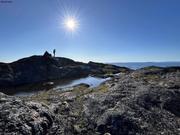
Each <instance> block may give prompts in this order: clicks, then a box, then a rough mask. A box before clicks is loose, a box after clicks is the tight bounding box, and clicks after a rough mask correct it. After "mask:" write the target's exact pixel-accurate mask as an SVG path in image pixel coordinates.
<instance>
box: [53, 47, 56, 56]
mask: <svg viewBox="0 0 180 135" xmlns="http://www.w3.org/2000/svg"><path fill="white" fill-rule="evenodd" d="M53 54H54V57H55V56H56V49H54V50H53Z"/></svg>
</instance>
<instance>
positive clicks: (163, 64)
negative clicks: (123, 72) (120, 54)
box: [110, 62, 180, 69]
mask: <svg viewBox="0 0 180 135" xmlns="http://www.w3.org/2000/svg"><path fill="white" fill-rule="evenodd" d="M110 64H113V65H116V66H121V67H128V68H130V69H139V68H144V67H148V66H158V67H172V66H180V62H116V63H110Z"/></svg>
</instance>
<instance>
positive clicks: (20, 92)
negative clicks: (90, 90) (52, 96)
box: [0, 76, 109, 96]
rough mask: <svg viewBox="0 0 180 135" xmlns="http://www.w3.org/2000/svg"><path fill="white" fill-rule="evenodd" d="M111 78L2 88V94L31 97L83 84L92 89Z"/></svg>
mask: <svg viewBox="0 0 180 135" xmlns="http://www.w3.org/2000/svg"><path fill="white" fill-rule="evenodd" d="M108 79H109V78H98V77H92V76H88V77H83V78H78V79H69V80H59V81H54V82H47V83H38V84H31V85H22V86H16V87H11V88H0V92H3V93H5V94H8V95H16V96H29V95H32V94H34V93H37V92H38V91H42V90H49V89H55V90H63V89H66V88H68V87H72V86H75V85H78V84H81V83H85V84H88V85H90V87H97V86H98V85H100V84H101V83H103V82H104V81H106V80H108Z"/></svg>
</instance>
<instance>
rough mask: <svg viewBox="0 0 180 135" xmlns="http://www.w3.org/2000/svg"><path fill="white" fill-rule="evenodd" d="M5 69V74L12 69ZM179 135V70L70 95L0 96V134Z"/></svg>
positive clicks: (146, 71) (135, 75) (154, 71)
mask: <svg viewBox="0 0 180 135" xmlns="http://www.w3.org/2000/svg"><path fill="white" fill-rule="evenodd" d="M48 58H50V59H51V57H48ZM75 64H76V63H75ZM89 64H90V65H91V66H94V68H97V67H98V66H100V67H101V66H106V65H101V64H100V65H99V64H98V65H96V64H97V63H92V62H91V63H89ZM6 66H7V65H5V66H4V67H5V68H4V71H6V70H7V71H8V72H9V71H11V70H12V69H11V68H12V67H8V68H7V67H6ZM12 72H13V71H12ZM179 133H180V67H169V68H160V67H147V68H143V69H139V70H136V71H133V72H124V73H121V74H119V75H116V76H115V77H113V78H112V79H111V80H108V81H106V82H104V83H103V84H101V85H100V86H99V87H96V88H91V87H89V86H88V85H85V84H81V85H77V86H75V87H74V88H73V89H71V90H66V91H60V90H59V91H58V90H49V91H42V92H39V93H37V94H35V95H32V96H27V97H12V96H7V95H4V94H2V93H0V134H9V135H14V134H18V135H24V134H26V135H31V134H33V135H45V134H47V135H51V134H52V135H54V134H55V135H74V134H78V135H154V134H155V135H179Z"/></svg>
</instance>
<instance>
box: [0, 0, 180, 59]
mask: <svg viewBox="0 0 180 135" xmlns="http://www.w3.org/2000/svg"><path fill="white" fill-rule="evenodd" d="M67 14H69V15H74V16H76V18H77V19H78V21H79V28H78V29H77V31H76V32H74V33H73V34H71V33H69V32H68V31H67V30H66V29H64V28H63V27H62V22H63V21H64V20H63V16H66V15H67ZM54 48H55V49H56V50H57V56H62V57H68V58H72V59H74V60H77V61H83V62H88V61H90V60H91V61H97V62H150V61H180V0H12V2H11V3H0V61H1V62H11V61H14V60H17V59H20V58H22V57H27V56H31V55H41V54H43V53H44V52H45V51H46V50H47V51H49V52H52V50H53V49H54Z"/></svg>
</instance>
